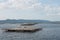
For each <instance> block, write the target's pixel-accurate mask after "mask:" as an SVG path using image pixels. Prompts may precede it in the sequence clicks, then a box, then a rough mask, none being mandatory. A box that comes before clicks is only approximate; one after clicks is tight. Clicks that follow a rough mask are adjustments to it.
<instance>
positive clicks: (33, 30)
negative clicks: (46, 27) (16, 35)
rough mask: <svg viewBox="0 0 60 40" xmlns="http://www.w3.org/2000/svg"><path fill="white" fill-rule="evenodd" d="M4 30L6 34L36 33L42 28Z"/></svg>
mask: <svg viewBox="0 0 60 40" xmlns="http://www.w3.org/2000/svg"><path fill="white" fill-rule="evenodd" d="M4 30H5V31H6V32H36V31H39V30H42V28H10V29H4Z"/></svg>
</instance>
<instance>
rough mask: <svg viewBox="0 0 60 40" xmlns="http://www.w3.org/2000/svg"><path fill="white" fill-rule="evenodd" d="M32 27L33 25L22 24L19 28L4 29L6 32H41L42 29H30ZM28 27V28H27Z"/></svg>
mask: <svg viewBox="0 0 60 40" xmlns="http://www.w3.org/2000/svg"><path fill="white" fill-rule="evenodd" d="M32 25H35V24H22V25H21V26H23V28H22V27H19V28H8V29H4V30H5V31H6V32H36V31H39V30H42V28H33V27H30V26H32ZM27 26H29V27H27Z"/></svg>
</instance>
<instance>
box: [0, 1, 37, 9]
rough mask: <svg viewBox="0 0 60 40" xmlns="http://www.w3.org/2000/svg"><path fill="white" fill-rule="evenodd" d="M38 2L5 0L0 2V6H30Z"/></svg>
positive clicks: (21, 7)
mask: <svg viewBox="0 0 60 40" xmlns="http://www.w3.org/2000/svg"><path fill="white" fill-rule="evenodd" d="M36 3H38V0H7V1H5V2H0V8H18V9H25V8H31V6H32V5H34V4H36Z"/></svg>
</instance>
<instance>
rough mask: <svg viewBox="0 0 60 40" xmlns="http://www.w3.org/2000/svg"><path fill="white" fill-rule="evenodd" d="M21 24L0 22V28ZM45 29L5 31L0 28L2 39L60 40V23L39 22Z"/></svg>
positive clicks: (39, 25)
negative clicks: (27, 31)
mask: <svg viewBox="0 0 60 40" xmlns="http://www.w3.org/2000/svg"><path fill="white" fill-rule="evenodd" d="M18 25H20V24H0V28H12V27H17V26H18ZM34 27H42V28H43V30H41V31H38V32H35V33H22V32H18V33H17V32H4V31H2V30H0V40H60V24H38V25H35V26H34Z"/></svg>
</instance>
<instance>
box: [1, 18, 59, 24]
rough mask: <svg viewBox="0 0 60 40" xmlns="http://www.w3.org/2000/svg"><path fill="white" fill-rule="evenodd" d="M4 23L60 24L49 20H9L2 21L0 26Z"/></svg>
mask: <svg viewBox="0 0 60 40" xmlns="http://www.w3.org/2000/svg"><path fill="white" fill-rule="evenodd" d="M3 23H60V22H51V21H48V20H24V19H19V20H16V19H7V20H0V24H3Z"/></svg>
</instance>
